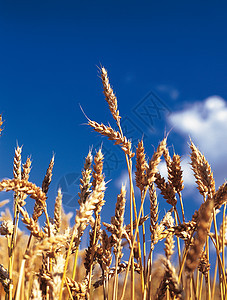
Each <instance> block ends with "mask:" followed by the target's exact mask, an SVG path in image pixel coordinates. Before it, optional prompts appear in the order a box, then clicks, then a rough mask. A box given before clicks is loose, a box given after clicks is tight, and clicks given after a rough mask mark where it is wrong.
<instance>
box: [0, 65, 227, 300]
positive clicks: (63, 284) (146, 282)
mask: <svg viewBox="0 0 227 300" xmlns="http://www.w3.org/2000/svg"><path fill="white" fill-rule="evenodd" d="M101 79H102V83H103V87H104V94H105V98H106V101H107V103H108V105H109V109H110V112H111V114H112V116H113V118H114V120H115V121H116V124H117V128H118V129H117V130H115V129H113V128H112V127H111V126H105V125H104V124H99V123H97V122H95V121H91V120H90V119H88V124H89V125H90V126H91V127H92V128H93V129H94V130H95V131H96V132H98V133H100V134H102V135H103V136H106V137H108V138H109V139H110V140H113V141H114V143H115V145H119V146H120V147H121V149H122V150H123V153H124V155H125V159H126V164H127V169H128V176H129V183H130V187H129V190H127V194H128V195H129V199H130V212H129V213H130V224H127V225H126V224H125V222H124V214H125V203H126V187H125V186H124V185H122V188H121V191H119V195H118V197H117V199H116V206H115V215H114V216H113V217H112V218H111V220H110V222H109V223H105V222H102V221H101V211H102V207H103V205H104V204H105V200H104V199H105V189H106V183H105V180H106V179H105V177H104V174H103V159H104V157H103V154H102V149H99V150H98V151H97V153H96V155H95V156H94V163H93V157H92V154H91V152H89V153H88V155H87V157H86V159H85V164H84V169H83V171H82V175H81V185H80V192H79V194H78V202H79V209H78V210H77V211H76V217H75V222H74V226H73V227H70V222H69V216H68V215H66V214H65V213H64V211H63V208H62V194H61V190H59V191H58V195H57V197H56V200H55V208H54V213H53V215H52V216H50V215H49V214H48V211H47V204H48V201H49V200H48V201H47V193H48V189H49V185H50V183H51V177H52V170H53V166H54V157H53V158H52V159H51V162H50V164H49V167H48V169H47V172H46V175H45V177H44V179H43V183H42V187H41V188H40V187H38V186H36V185H35V184H34V183H31V182H29V173H30V170H31V159H30V157H28V158H27V160H26V162H25V163H24V164H22V162H21V152H22V148H21V147H19V146H18V147H17V148H16V150H15V157H14V164H13V175H14V176H13V177H14V178H13V179H7V180H2V181H1V182H0V191H13V192H14V194H13V195H14V198H13V199H14V206H13V215H12V216H11V214H10V211H9V209H5V210H4V211H2V212H1V216H0V221H1V225H0V234H1V237H0V247H1V248H0V263H1V264H0V282H1V285H0V295H1V296H0V299H4V298H5V299H8V300H12V299H15V300H19V299H22V300H23V299H26V300H27V299H47V300H48V299H59V300H61V299H102V298H103V299H113V300H115V299H127V298H130V299H226V297H227V284H226V271H225V246H226V244H227V236H226V230H227V225H226V223H227V218H226V216H225V211H226V200H227V185H226V184H225V183H224V184H223V185H222V186H220V187H219V188H218V189H217V190H216V188H215V181H214V178H213V173H212V171H211V168H210V165H209V163H208V162H207V160H206V159H205V157H204V155H203V154H201V152H200V151H199V150H198V148H197V147H196V146H195V145H194V144H193V143H192V142H191V144H190V148H191V154H190V157H191V167H192V169H193V172H194V176H195V179H196V183H197V187H198V190H199V193H200V194H201V195H202V198H203V203H202V205H201V206H200V208H199V210H198V211H195V213H194V215H193V216H192V219H191V220H190V221H188V222H186V220H185V212H184V207H183V199H182V190H183V189H184V185H183V180H182V169H181V159H180V156H179V155H177V154H175V153H174V154H173V155H172V156H171V155H170V153H169V150H168V147H167V137H165V138H164V139H163V140H162V141H161V142H160V143H159V145H158V147H157V150H156V151H155V152H154V153H153V156H152V157H151V158H150V159H149V160H148V159H147V158H146V155H145V150H144V145H143V141H142V140H141V141H139V143H138V145H137V148H136V151H135V152H136V153H133V147H132V145H131V142H130V140H128V139H127V137H125V136H124V134H123V132H122V128H121V117H120V115H119V111H118V104H117V99H116V96H115V94H114V93H113V90H112V88H111V86H110V83H109V78H108V76H107V72H106V70H105V69H104V68H101ZM2 124H3V121H2V117H1V116H0V133H1V131H2ZM162 156H163V157H164V160H165V162H166V165H167V170H168V180H165V178H163V177H162V176H161V174H160V173H159V170H158V165H159V163H160V161H161V157H162ZM134 161H135V173H134V169H133V163H134ZM133 177H135V180H133V179H134V178H133ZM134 182H135V184H134ZM134 185H136V186H134ZM156 188H158V190H160V194H161V195H162V196H160V195H159V197H160V198H164V199H165V200H166V202H167V203H168V205H169V210H168V211H167V213H166V214H165V215H164V217H163V218H162V219H160V217H159V208H158V199H157V193H156ZM135 189H139V191H140V197H139V199H136V198H138V197H135ZM27 197H30V198H32V199H34V200H35V204H34V210H33V214H32V216H30V215H29V214H28V212H27V210H26V202H27V201H31V200H28V198H27ZM106 200H107V199H106ZM107 201H108V200H107ZM145 201H149V203H150V211H149V214H148V215H146V213H147V212H146V213H145V211H144V202H145ZM161 201H163V199H162V200H161ZM6 203H7V201H2V202H0V207H3V206H4V205H5V204H6ZM222 206H223V209H222V211H223V220H222V225H221V226H220V228H219V229H218V227H217V222H216V214H217V211H218V210H220V208H221V207H222ZM42 214H44V215H45V220H46V221H45V224H44V225H43V226H42V228H41V227H40V226H39V223H38V220H39V217H40V216H41V215H42ZM20 219H22V222H23V223H24V224H25V225H26V227H27V228H28V229H29V231H30V235H29V236H27V235H26V234H25V233H23V232H22V231H20V229H19V226H18V224H19V221H20ZM147 223H149V225H150V230H149V232H146V228H147V227H146V226H145V225H146V224H147ZM87 226H90V238H89V241H88V246H87V248H86V249H80V241H81V238H82V236H83V233H84V231H85V229H86V227H87ZM212 231H213V232H212ZM162 240H163V241H164V252H163V253H164V254H163V255H162V256H160V257H159V258H158V259H157V260H156V261H153V259H152V258H153V253H154V251H155V249H156V245H157V243H159V242H160V241H162ZM210 243H213V245H214V247H215V249H216V265H215V267H214V272H213V273H214V275H213V276H212V278H211V274H210V263H209V247H210ZM175 244H176V250H175ZM148 245H149V247H148ZM127 249H129V253H128V256H127V255H126V251H127ZM174 251H176V253H177V257H178V259H177V260H178V261H177V262H173V261H172V255H173V253H174ZM124 254H125V256H127V257H128V259H127V261H125V260H123V255H124ZM176 264H177V267H176V268H175V267H174V265H176ZM217 274H218V275H217Z"/></svg>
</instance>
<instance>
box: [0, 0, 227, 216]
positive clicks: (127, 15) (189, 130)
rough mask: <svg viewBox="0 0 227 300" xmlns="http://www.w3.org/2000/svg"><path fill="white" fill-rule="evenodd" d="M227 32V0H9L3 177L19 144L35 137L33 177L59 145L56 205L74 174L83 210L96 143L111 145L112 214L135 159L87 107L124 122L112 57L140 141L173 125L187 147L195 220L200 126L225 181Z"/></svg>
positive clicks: (0, 155) (152, 141)
mask: <svg viewBox="0 0 227 300" xmlns="http://www.w3.org/2000/svg"><path fill="white" fill-rule="evenodd" d="M226 34H227V4H226V2H225V1H218V2H216V3H215V2H214V1H190V2H189V1H187V2H186V1H171V2H170V1H140V2H138V1H64V2H63V1H45V2H44V1H19V2H18V1H10V2H9V1H0V40H1V47H0V112H1V113H2V114H3V118H4V120H5V123H4V131H3V134H2V137H1V139H0V178H5V177H8V178H11V177H12V162H13V155H14V148H15V146H16V143H17V142H18V144H19V145H23V160H24V161H25V159H26V157H27V156H28V155H31V157H32V161H33V168H32V173H31V180H32V181H34V182H35V183H36V184H37V185H41V183H42V180H43V177H44V175H45V171H46V168H47V166H48V164H49V161H50V159H51V156H52V153H53V152H54V153H55V154H56V163H55V167H54V175H53V182H52V185H51V188H50V193H49V208H50V210H51V209H52V208H53V199H54V198H55V196H56V193H57V186H58V184H59V182H60V183H61V184H64V183H65V181H67V182H68V183H69V182H74V185H71V186H70V184H69V187H68V196H69V200H65V204H64V205H65V209H66V211H74V212H75V208H76V207H77V202H76V199H74V200H75V205H74V204H73V202H72V201H74V200H73V196H76V192H77V189H78V176H80V172H81V169H82V167H83V162H84V157H85V156H86V155H87V152H88V150H89V147H91V146H93V149H97V150H98V145H100V144H102V143H103V149H104V150H105V152H106V156H107V157H108V165H107V163H106V165H105V168H106V180H107V181H109V180H110V179H112V180H111V181H110V182H109V183H108V189H107V193H106V201H107V203H106V207H105V212H106V220H105V221H109V219H110V215H111V214H112V213H113V205H114V204H115V200H116V195H117V194H118V193H119V188H120V185H119V182H122V180H125V178H126V176H125V171H126V165H125V162H124V157H123V155H122V153H121V151H120V150H119V149H115V148H114V147H113V146H112V143H111V142H110V141H107V140H106V139H102V138H100V137H99V135H98V134H96V133H94V132H92V130H91V129H90V128H89V127H88V126H86V125H84V124H85V123H86V118H85V117H84V115H83V113H82V111H81V109H80V106H79V104H80V105H81V106H82V108H83V110H84V111H85V113H86V114H87V115H88V116H89V118H90V119H92V120H96V121H98V122H103V123H104V124H108V122H110V124H112V126H114V122H113V121H112V118H111V114H110V113H109V111H108V107H107V104H106V103H105V100H104V96H103V94H102V85H101V81H100V78H99V75H98V68H97V66H100V65H101V64H102V65H103V66H105V67H106V69H107V70H108V73H109V76H110V80H111V84H112V86H113V87H114V91H115V92H116V95H117V97H118V102H119V109H120V114H121V116H122V122H123V125H124V127H125V130H128V131H129V137H131V138H132V139H133V140H134V142H136V141H137V140H138V138H141V137H142V136H144V137H145V138H146V139H145V145H146V152H147V155H148V157H151V156H152V154H153V150H154V147H157V144H158V141H160V140H161V139H162V138H163V136H164V132H165V131H169V130H171V133H170V135H169V145H170V146H172V145H174V149H175V151H176V152H177V153H179V154H180V155H182V156H183V166H184V167H185V178H186V186H187V188H186V189H185V194H184V197H185V207H186V210H187V215H188V218H190V217H191V215H192V213H193V211H194V209H195V208H196V207H198V205H199V203H200V201H201V198H200V196H199V194H198V193H195V187H194V186H193V184H192V181H191V175H190V170H189V166H188V163H187V162H188V161H187V160H188V158H187V155H188V153H189V150H188V148H187V141H189V136H191V137H192V139H193V140H194V141H195V143H196V145H198V146H199V147H200V149H201V150H202V152H203V153H204V154H205V156H206V157H207V158H208V160H209V162H210V164H211V166H212V167H213V169H214V173H215V178H216V179H217V182H218V185H219V184H221V183H222V182H223V181H224V179H226V178H227V176H226V175H225V174H226V171H225V170H226V167H227V163H226V155H225V153H226V149H227V142H226V141H227V139H226V135H227V125H226V120H227V103H226V100H227V87H226V79H227V71H226V70H227V41H226ZM155 105H156V106H158V107H159V110H157V109H155V108H154V106H155ZM147 108H149V109H148V112H149V115H144V110H145V109H147ZM135 145H136V144H134V146H135ZM172 150H173V148H171V151H172ZM161 168H162V171H163V170H164V167H163V165H162V166H161ZM163 172H164V171H163ZM66 189H67V187H66ZM6 197H9V195H7V194H6V193H3V194H1V195H0V199H5V198H6ZM70 197H71V198H70ZM67 199H68V198H67ZM68 201H69V202H68ZM66 202H67V203H66ZM162 203H164V202H163V200H162ZM192 203H193V205H192ZM146 207H147V209H148V208H149V205H148V204H147V206H146ZM164 207H166V209H167V208H168V205H164V206H163V205H161V206H160V210H161V211H162V213H163V212H164Z"/></svg>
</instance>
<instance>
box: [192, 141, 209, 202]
mask: <svg viewBox="0 0 227 300" xmlns="http://www.w3.org/2000/svg"><path fill="white" fill-rule="evenodd" d="M190 148H191V151H192V152H191V166H192V169H193V171H194V176H195V178H196V183H197V185H198V190H199V192H200V194H201V195H202V196H203V197H204V199H205V197H206V195H209V196H210V197H212V196H213V195H214V194H215V182H214V177H213V173H212V171H211V167H210V165H209V163H208V161H207V160H206V158H205V157H204V155H202V153H201V152H200V151H199V150H198V148H197V147H196V146H195V145H194V144H193V143H192V141H191V145H190Z"/></svg>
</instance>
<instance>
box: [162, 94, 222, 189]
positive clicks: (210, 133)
mask: <svg viewBox="0 0 227 300" xmlns="http://www.w3.org/2000/svg"><path fill="white" fill-rule="evenodd" d="M168 120H169V122H170V124H171V126H173V130H176V131H178V132H180V133H182V134H184V135H186V136H187V141H188V140H189V136H190V137H191V139H192V141H193V142H194V143H195V145H196V146H198V147H199V149H200V151H201V152H202V153H203V154H204V155H205V157H206V158H207V159H208V161H209V163H210V164H211V167H212V169H213V171H214V173H215V175H216V178H217V181H218V184H221V183H222V182H223V180H224V179H227V155H226V153H227V102H226V101H225V100H224V99H222V98H221V97H218V96H212V97H209V98H207V99H205V100H204V101H202V102H195V103H192V104H190V105H188V106H187V107H186V108H185V109H184V110H182V111H178V112H173V113H172V114H170V115H169V116H168ZM185 144H186V143H185ZM185 151H187V153H189V148H188V147H187V150H185ZM187 172H188V171H186V174H187ZM186 176H188V175H186ZM188 179H189V177H188ZM188 184H190V180H189V182H188Z"/></svg>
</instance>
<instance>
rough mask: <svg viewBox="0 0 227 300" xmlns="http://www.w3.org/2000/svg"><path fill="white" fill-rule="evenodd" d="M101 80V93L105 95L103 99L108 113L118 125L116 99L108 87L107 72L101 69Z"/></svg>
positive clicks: (118, 117)
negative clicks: (106, 104)
mask: <svg viewBox="0 0 227 300" xmlns="http://www.w3.org/2000/svg"><path fill="white" fill-rule="evenodd" d="M101 78H102V84H103V93H104V95H105V99H106V101H107V103H108V104H109V109H110V112H111V114H112V116H113V118H114V119H115V120H116V121H117V123H118V122H119V121H120V118H121V117H120V116H119V110H118V109H117V98H116V96H115V94H114V92H113V89H112V88H111V86H110V82H109V78H108V75H107V71H106V69H105V68H103V67H102V69H101Z"/></svg>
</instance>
